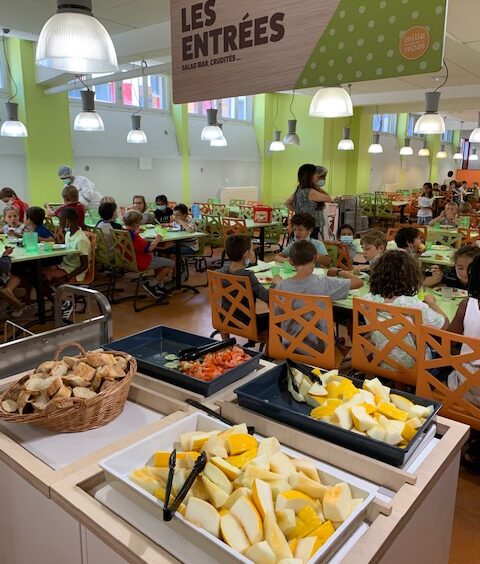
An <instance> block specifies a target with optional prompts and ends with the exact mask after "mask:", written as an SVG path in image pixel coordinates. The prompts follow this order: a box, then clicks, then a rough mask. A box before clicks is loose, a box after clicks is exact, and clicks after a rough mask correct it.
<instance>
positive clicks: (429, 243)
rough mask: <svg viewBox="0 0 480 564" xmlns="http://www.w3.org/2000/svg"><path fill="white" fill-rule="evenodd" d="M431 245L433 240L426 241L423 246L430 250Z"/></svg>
mask: <svg viewBox="0 0 480 564" xmlns="http://www.w3.org/2000/svg"><path fill="white" fill-rule="evenodd" d="M432 247H433V241H427V242H426V243H425V248H426V249H427V251H430V250H431V249H432Z"/></svg>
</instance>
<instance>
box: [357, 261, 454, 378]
mask: <svg viewBox="0 0 480 564" xmlns="http://www.w3.org/2000/svg"><path fill="white" fill-rule="evenodd" d="M421 287H422V275H421V273H420V269H419V266H418V263H417V261H416V260H415V259H414V258H413V257H412V256H410V255H409V254H408V253H405V252H403V251H387V252H385V253H384V254H382V256H381V257H379V259H378V260H377V262H376V264H375V268H374V269H373V271H372V274H371V277H370V292H369V293H368V294H366V295H365V297H364V299H365V300H370V301H372V302H375V303H379V304H388V305H395V306H400V307H405V308H414V309H418V310H420V312H421V314H422V324H423V325H428V326H429V327H435V328H437V329H444V328H445V327H446V326H447V325H448V318H447V316H446V315H445V313H444V312H443V311H442V310H441V308H440V307H439V306H438V305H437V303H436V301H435V298H434V297H433V296H426V297H425V299H424V300H421V299H420V298H419V297H418V292H419V291H420V289H421ZM382 318H383V317H382ZM400 329H401V327H400V326H393V327H391V328H390V331H392V332H393V333H395V332H398V331H399V330H400ZM370 340H371V342H372V344H373V345H374V346H375V347H377V348H378V349H379V350H382V349H383V348H384V347H385V346H386V345H387V344H388V339H387V337H385V336H384V335H383V334H382V333H380V332H379V331H373V332H372V333H371V335H370ZM405 342H406V343H407V344H409V345H410V346H411V347H415V343H414V341H413V337H412V336H411V335H407V336H406V337H405ZM389 356H391V357H392V358H394V359H395V360H396V361H397V362H398V363H399V364H403V365H404V366H405V367H407V368H411V367H412V366H413V365H414V363H415V359H414V358H413V357H412V356H410V355H409V354H408V353H407V352H405V351H404V350H403V349H400V348H399V347H394V348H393V349H392V350H391V351H390V353H389ZM382 365H383V363H382ZM385 367H387V368H388V367H389V366H388V365H385Z"/></svg>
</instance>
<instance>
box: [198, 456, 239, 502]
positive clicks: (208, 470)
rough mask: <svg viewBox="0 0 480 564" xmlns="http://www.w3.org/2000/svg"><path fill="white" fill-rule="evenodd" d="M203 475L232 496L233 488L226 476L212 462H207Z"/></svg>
mask: <svg viewBox="0 0 480 564" xmlns="http://www.w3.org/2000/svg"><path fill="white" fill-rule="evenodd" d="M203 475H204V476H206V477H207V478H208V479H209V480H210V481H211V482H213V483H214V484H216V485H217V486H218V487H219V488H222V490H224V492H225V493H227V494H228V495H230V494H231V493H232V491H233V486H232V483H231V482H230V480H229V479H228V478H227V477H226V476H225V474H224V473H223V472H222V471H221V470H220V468H217V467H216V466H215V465H214V464H212V463H211V462H207V464H206V466H205V468H204V470H203Z"/></svg>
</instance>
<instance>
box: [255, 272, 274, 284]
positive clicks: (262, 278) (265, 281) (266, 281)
mask: <svg viewBox="0 0 480 564" xmlns="http://www.w3.org/2000/svg"><path fill="white" fill-rule="evenodd" d="M257 279H258V281H259V282H260V284H271V283H272V282H273V276H272V275H271V274H269V275H268V276H265V275H264V274H260V275H257Z"/></svg>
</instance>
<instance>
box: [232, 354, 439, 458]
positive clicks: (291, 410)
mask: <svg viewBox="0 0 480 564" xmlns="http://www.w3.org/2000/svg"><path fill="white" fill-rule="evenodd" d="M289 366H291V367H292V368H296V369H298V370H300V371H301V372H303V373H304V374H307V375H309V374H310V373H311V371H312V367H311V366H307V365H305V364H298V363H296V362H293V361H290V360H288V361H287V362H283V363H282V364H279V365H278V366H276V367H275V368H272V369H271V370H268V371H267V372H265V373H264V374H263V375H262V376H259V377H258V378H255V379H254V380H251V381H250V382H249V383H248V384H245V385H243V386H241V387H240V388H237V389H236V390H235V393H236V394H237V397H238V403H239V405H241V406H243V407H246V408H247V409H251V410H252V411H255V412H257V413H261V414H262V415H265V416H267V417H269V418H271V419H275V420H276V421H280V422H281V423H286V424H287V425H291V426H292V427H295V428H297V429H300V430H301V431H305V432H306V433H309V434H311V435H315V436H316V437H319V438H322V439H325V440H327V441H330V442H332V443H335V444H337V445H339V446H342V447H345V448H348V449H350V450H353V451H355V452H359V453H360V454H365V455H366V456H370V457H371V458H375V459H376V460H381V461H382V462H386V463H387V464H391V465H392V466H396V467H401V466H403V465H404V464H405V463H406V462H407V461H408V459H409V458H410V457H411V456H412V455H413V453H414V451H415V449H416V448H417V446H418V445H419V443H420V441H421V440H422V438H423V436H424V433H425V432H426V431H427V430H428V428H429V427H430V425H431V424H432V423H433V419H434V418H435V416H436V414H437V413H438V411H439V409H440V408H441V404H440V403H438V402H435V401H432V400H426V399H424V398H420V397H417V396H414V395H412V394H408V393H406V392H401V391H398V390H393V389H392V393H395V394H398V395H399V396H403V397H405V398H408V399H409V400H410V401H413V402H414V403H417V404H419V405H424V406H427V405H433V406H434V410H433V413H432V415H431V416H430V417H429V418H428V419H427V420H426V421H425V423H424V424H423V425H422V426H421V427H420V429H418V431H417V434H416V435H415V437H414V438H413V439H412V440H411V441H410V443H409V444H408V445H407V447H406V448H399V447H397V446H393V445H389V444H387V443H384V442H382V441H377V440H375V439H372V438H370V437H368V436H364V435H359V434H357V433H352V432H351V431H347V430H346V429H342V428H341V427H337V426H335V425H331V424H330V423H327V422H324V421H319V420H316V419H313V418H311V417H309V413H310V411H311V410H312V409H313V408H312V407H311V406H310V405H308V404H306V403H300V402H298V401H296V400H295V399H294V398H293V397H292V396H291V394H290V393H289V391H288V388H287V374H288V368H289ZM345 377H347V376H345ZM349 379H350V380H352V382H353V383H354V384H355V386H356V387H357V388H361V387H362V384H363V381H362V380H358V379H356V378H349Z"/></svg>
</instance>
